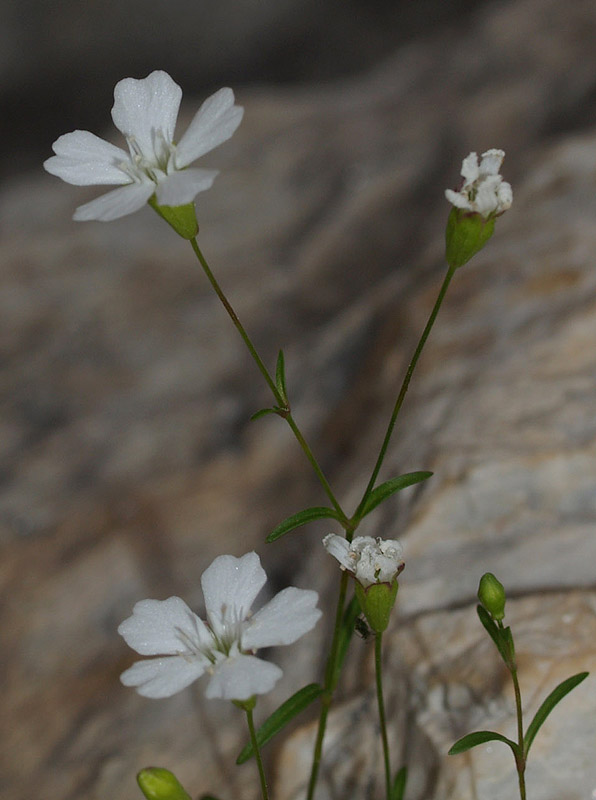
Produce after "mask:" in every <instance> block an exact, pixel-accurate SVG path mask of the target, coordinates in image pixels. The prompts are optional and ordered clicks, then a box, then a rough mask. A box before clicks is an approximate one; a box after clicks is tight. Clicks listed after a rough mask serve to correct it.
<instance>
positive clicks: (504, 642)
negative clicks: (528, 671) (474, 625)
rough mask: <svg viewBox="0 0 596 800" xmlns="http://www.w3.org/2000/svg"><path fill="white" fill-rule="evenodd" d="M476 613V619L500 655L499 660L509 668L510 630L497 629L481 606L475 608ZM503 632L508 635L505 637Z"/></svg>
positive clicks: (511, 640)
mask: <svg viewBox="0 0 596 800" xmlns="http://www.w3.org/2000/svg"><path fill="white" fill-rule="evenodd" d="M476 611H477V613H478V617H479V619H480V622H481V623H482V625H483V627H484V629H485V630H486V632H487V633H488V635H489V636H490V638H491V639H492V640H493V642H494V643H495V645H496V647H497V650H498V651H499V653H500V654H501V658H502V659H503V661H504V662H505V664H507V666H509V665H510V663H511V658H510V653H509V643H510V642H511V645H512V642H513V639H512V636H511V629H510V628H504V629H503V630H501V628H499V626H498V625H497V624H496V622H494V620H493V618H492V617H491V615H490V614H489V613H488V611H487V610H486V609H485V608H484V606H481V605H478V606H476ZM505 631H509V633H508V634H507V635H506V634H505Z"/></svg>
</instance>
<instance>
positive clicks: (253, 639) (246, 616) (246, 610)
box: [118, 553, 321, 700]
mask: <svg viewBox="0 0 596 800" xmlns="http://www.w3.org/2000/svg"><path fill="white" fill-rule="evenodd" d="M266 580H267V577H266V575H265V571H264V570H263V568H262V567H261V562H260V560H259V557H258V555H257V554H256V553H247V554H246V555H245V556H242V558H235V557H234V556H218V558H216V559H215V561H213V563H212V564H211V566H209V567H208V568H207V569H206V570H205V572H204V573H203V575H202V577H201V587H202V589H203V595H204V598H205V607H206V611H207V623H205V622H203V621H202V620H201V619H200V618H199V617H197V615H196V614H194V613H193V612H192V611H191V610H190V608H189V607H188V606H187V605H186V603H185V602H184V601H183V600H181V599H180V598H179V597H170V598H169V599H168V600H141V601H140V602H139V603H137V604H136V605H135V607H134V609H133V613H132V616H131V617H129V618H128V619H126V620H124V622H122V623H121V625H120V626H119V628H118V633H120V634H121V635H122V636H123V637H124V639H125V640H126V643H127V644H128V645H130V647H132V648H133V649H134V650H136V651H137V652H138V653H140V654H141V655H144V656H156V658H151V659H146V660H144V661H137V662H136V663H135V664H133V666H132V667H130V669H127V670H126V671H125V672H123V673H122V675H121V676H120V679H121V681H122V683H123V684H124V685H125V686H134V687H136V690H137V692H138V693H139V694H141V695H144V696H145V697H155V698H157V697H170V696H171V695H173V694H175V693H176V692H179V691H181V690H182V689H184V688H185V687H186V686H189V685H190V684H191V683H192V682H193V681H195V680H196V679H197V678H200V677H201V675H203V674H204V673H208V674H209V675H210V676H211V678H210V680H209V683H208V685H207V690H206V696H207V697H209V698H211V697H221V698H223V699H225V700H248V699H249V698H250V697H252V696H253V695H256V694H265V693H266V692H269V691H270V690H271V689H272V688H273V686H274V685H275V683H276V682H277V681H278V680H279V678H280V677H281V675H282V671H281V669H280V668H279V667H277V666H275V664H270V663H269V662H267V661H263V660H262V659H260V658H257V657H256V656H254V655H253V652H254V651H255V650H257V649H258V648H260V647H272V646H276V645H283V644H292V643H293V642H295V641H296V640H297V639H299V638H300V637H301V636H302V635H303V634H305V633H307V632H308V631H310V630H311V629H312V628H313V627H314V626H315V624H316V623H317V620H318V619H319V617H320V616H321V611H320V610H319V609H318V608H316V604H317V600H318V594H317V593H316V592H314V591H310V590H307V589H296V588H295V587H293V586H292V587H289V588H287V589H284V590H283V591H281V592H279V594H277V595H275V597H273V598H272V599H271V600H270V601H269V602H268V603H266V605H264V606H263V607H262V608H261V609H260V610H259V611H257V612H256V614H254V616H251V612H250V609H251V606H252V603H253V602H254V600H255V598H256V596H257V595H258V593H259V592H260V591H261V589H262V588H263V586H264V584H265V582H266Z"/></svg>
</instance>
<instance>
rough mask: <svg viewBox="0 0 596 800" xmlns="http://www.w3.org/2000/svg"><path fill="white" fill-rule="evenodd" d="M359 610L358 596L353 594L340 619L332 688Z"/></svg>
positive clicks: (344, 656)
mask: <svg viewBox="0 0 596 800" xmlns="http://www.w3.org/2000/svg"><path fill="white" fill-rule="evenodd" d="M360 612H361V609H360V603H359V602H358V598H357V597H356V595H354V596H353V597H352V599H351V600H350V602H349V603H348V605H347V606H346V608H345V611H344V615H343V617H342V621H341V627H340V629H339V640H338V644H337V658H336V659H335V668H334V670H333V678H332V680H331V688H332V689H335V687H336V686H337V682H338V680H339V676H340V675H341V670H342V667H343V663H344V661H345V658H346V653H347V652H348V646H349V644H350V641H351V639H352V636H353V634H354V628H355V625H356V619H357V617H358V615H359V614H360Z"/></svg>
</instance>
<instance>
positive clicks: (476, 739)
mask: <svg viewBox="0 0 596 800" xmlns="http://www.w3.org/2000/svg"><path fill="white" fill-rule="evenodd" d="M485 742H503V743H504V744H507V745H509V747H510V748H511V749H512V750H513V755H514V756H516V758H517V756H518V755H519V745H517V744H516V743H515V742H513V741H511V739H508V738H507V737H506V736H501V734H500V733H495V731H475V732H474V733H468V734H467V735H466V736H462V738H461V739H458V740H457V742H456V743H455V744H454V745H453V746H452V747H451V748H450V750H449V753H448V755H450V756H455V755H457V754H458V753H465V752H466V750H470V749H471V748H472V747H477V746H478V745H479V744H484V743H485Z"/></svg>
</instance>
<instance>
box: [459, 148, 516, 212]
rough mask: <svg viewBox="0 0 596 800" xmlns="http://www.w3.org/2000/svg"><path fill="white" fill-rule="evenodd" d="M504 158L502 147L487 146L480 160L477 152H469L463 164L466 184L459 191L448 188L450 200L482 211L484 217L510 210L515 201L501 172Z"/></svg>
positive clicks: (460, 205)
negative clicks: (495, 148) (491, 148)
mask: <svg viewBox="0 0 596 800" xmlns="http://www.w3.org/2000/svg"><path fill="white" fill-rule="evenodd" d="M504 158H505V153H504V152H503V150H487V151H486V153H483V154H482V161H481V162H480V164H479V163H478V156H477V155H476V153H470V155H469V156H466V158H464V160H463V163H462V167H461V175H462V177H463V179H464V181H463V185H462V187H461V189H460V190H459V191H458V192H454V191H453V190H452V189H446V190H445V197H446V198H447V200H449V202H450V203H453V205H454V206H455V207H456V208H461V209H463V210H464V211H469V212H472V213H476V214H481V215H482V216H483V217H484V218H485V219H486V218H488V217H491V216H497V215H498V214H502V213H503V212H504V211H507V209H508V208H510V207H511V203H512V202H513V192H512V191H511V186H510V184H508V183H507V181H504V180H503V178H502V177H501V175H499V170H500V169H501V164H502V163H503V159H504Z"/></svg>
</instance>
